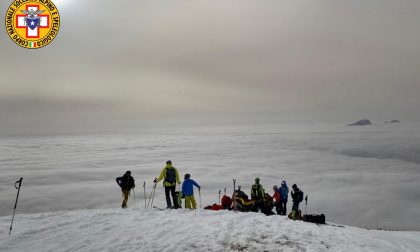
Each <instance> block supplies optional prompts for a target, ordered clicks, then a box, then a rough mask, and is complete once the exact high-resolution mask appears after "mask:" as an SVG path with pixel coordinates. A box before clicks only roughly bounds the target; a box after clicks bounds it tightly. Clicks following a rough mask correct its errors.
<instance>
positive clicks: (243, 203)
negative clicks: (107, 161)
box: [116, 160, 303, 220]
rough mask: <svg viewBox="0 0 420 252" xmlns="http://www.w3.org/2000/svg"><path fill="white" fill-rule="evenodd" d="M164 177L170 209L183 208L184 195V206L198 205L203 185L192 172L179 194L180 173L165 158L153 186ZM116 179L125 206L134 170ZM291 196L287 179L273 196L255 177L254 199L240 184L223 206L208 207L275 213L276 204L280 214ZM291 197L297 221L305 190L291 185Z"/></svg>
mask: <svg viewBox="0 0 420 252" xmlns="http://www.w3.org/2000/svg"><path fill="white" fill-rule="evenodd" d="M162 180H163V186H164V188H165V197H166V206H167V208H180V207H181V198H184V201H185V208H188V209H196V208H197V203H196V201H195V198H194V189H193V187H194V186H195V187H197V188H198V190H199V191H200V189H201V186H200V185H199V184H198V183H197V182H195V181H194V180H192V179H191V175H190V174H188V173H187V174H185V175H184V181H183V182H182V187H181V195H178V194H177V192H176V185H177V184H179V185H180V184H181V181H180V178H179V172H178V170H177V169H176V168H175V167H174V166H173V165H172V161H171V160H168V161H166V166H165V167H164V168H163V169H162V171H161V173H160V175H159V177H157V178H155V179H154V180H153V183H154V184H155V185H154V186H155V187H156V184H157V183H159V182H160V181H162ZM116 182H117V184H118V185H119V186H120V187H121V190H122V195H123V201H122V204H121V207H122V208H126V207H127V201H128V197H129V195H130V191H131V190H132V189H134V187H135V183H134V178H133V177H132V176H131V172H130V171H127V172H126V173H125V174H124V175H123V176H122V177H118V178H116ZM155 187H154V188H155ZM288 196H289V188H288V186H287V184H286V181H282V182H281V185H280V187H278V186H277V185H274V186H273V195H269V194H268V193H266V192H265V190H264V187H263V186H262V185H261V183H260V179H259V178H255V183H254V184H253V185H252V187H251V199H248V196H247V195H246V194H245V193H244V192H243V191H241V189H240V187H238V189H236V188H235V190H234V193H233V195H232V198H230V197H228V196H226V195H224V196H223V198H222V200H221V205H217V204H213V205H212V206H208V207H206V209H212V210H220V209H227V210H238V211H255V212H258V211H261V212H262V213H264V214H266V215H272V214H274V212H273V211H272V209H273V207H275V209H276V212H277V214H278V215H286V212H287V202H288ZM171 197H172V200H171ZM291 197H292V201H293V204H292V211H291V213H290V214H289V218H291V219H294V220H296V219H301V213H300V210H299V204H300V203H301V202H302V201H303V192H302V191H301V190H300V189H299V188H298V187H297V185H296V184H294V185H293V186H292V191H291Z"/></svg>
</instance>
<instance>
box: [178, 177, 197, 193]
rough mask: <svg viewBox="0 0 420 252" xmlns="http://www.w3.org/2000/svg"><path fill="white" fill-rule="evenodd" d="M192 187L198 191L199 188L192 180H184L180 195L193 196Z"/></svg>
mask: <svg viewBox="0 0 420 252" xmlns="http://www.w3.org/2000/svg"><path fill="white" fill-rule="evenodd" d="M193 185H194V186H196V187H198V189H200V188H201V187H200V186H199V185H198V184H197V183H196V182H195V181H194V180H192V179H186V180H184V183H182V194H183V195H184V196H192V195H194V189H193Z"/></svg>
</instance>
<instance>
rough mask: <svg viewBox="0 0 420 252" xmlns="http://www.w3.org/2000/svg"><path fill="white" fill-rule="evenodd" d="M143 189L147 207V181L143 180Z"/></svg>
mask: <svg viewBox="0 0 420 252" xmlns="http://www.w3.org/2000/svg"><path fill="white" fill-rule="evenodd" d="M143 191H144V209H146V200H147V197H146V181H144V182H143Z"/></svg>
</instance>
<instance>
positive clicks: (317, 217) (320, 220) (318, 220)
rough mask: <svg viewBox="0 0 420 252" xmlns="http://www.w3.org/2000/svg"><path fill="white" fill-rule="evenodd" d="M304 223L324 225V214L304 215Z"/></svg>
mask: <svg viewBox="0 0 420 252" xmlns="http://www.w3.org/2000/svg"><path fill="white" fill-rule="evenodd" d="M302 220H303V221H305V222H311V223H315V224H325V215H324V214H305V215H304V216H303V218H302Z"/></svg>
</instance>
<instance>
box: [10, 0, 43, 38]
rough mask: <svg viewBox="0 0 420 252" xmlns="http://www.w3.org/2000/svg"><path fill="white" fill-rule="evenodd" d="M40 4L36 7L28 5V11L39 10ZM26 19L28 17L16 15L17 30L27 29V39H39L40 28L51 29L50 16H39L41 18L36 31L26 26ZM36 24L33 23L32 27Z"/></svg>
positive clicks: (35, 5)
mask: <svg viewBox="0 0 420 252" xmlns="http://www.w3.org/2000/svg"><path fill="white" fill-rule="evenodd" d="M38 9H39V4H34V5H30V4H28V5H26V10H28V11H29V10H38ZM25 17H26V15H23V14H22V15H16V28H25V29H26V38H39V29H40V28H49V27H50V19H49V16H48V15H38V17H39V18H40V21H39V26H38V27H36V28H35V29H33V30H31V29H29V28H28V27H27V26H26V24H25ZM34 24H35V22H34V21H32V22H31V25H34Z"/></svg>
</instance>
